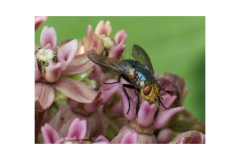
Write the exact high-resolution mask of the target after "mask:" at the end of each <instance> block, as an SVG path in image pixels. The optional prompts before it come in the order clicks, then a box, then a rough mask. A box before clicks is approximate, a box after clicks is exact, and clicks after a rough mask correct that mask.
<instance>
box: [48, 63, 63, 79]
mask: <svg viewBox="0 0 240 160" xmlns="http://www.w3.org/2000/svg"><path fill="white" fill-rule="evenodd" d="M48 62H49V65H48V66H47V67H45V69H46V73H45V76H44V78H45V79H46V80H47V81H48V82H56V81H57V80H58V79H59V78H60V76H61V70H62V63H61V62H58V63H54V62H53V61H52V60H49V61H48Z"/></svg>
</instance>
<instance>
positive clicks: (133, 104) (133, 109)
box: [119, 86, 137, 121]
mask: <svg viewBox="0 0 240 160" xmlns="http://www.w3.org/2000/svg"><path fill="white" fill-rule="evenodd" d="M119 91H120V94H121V100H122V105H123V115H124V116H125V117H126V118H127V119H128V120H129V121H132V120H133V119H135V115H136V105H137V101H135V102H134V101H133V100H130V110H129V113H128V114H127V111H128V108H129V103H128V99H127V96H126V94H125V93H124V91H123V88H122V86H120V87H119ZM128 93H129V92H128ZM129 97H131V96H130V95H129Z"/></svg>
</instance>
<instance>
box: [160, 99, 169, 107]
mask: <svg viewBox="0 0 240 160" xmlns="http://www.w3.org/2000/svg"><path fill="white" fill-rule="evenodd" d="M158 103H161V105H162V106H163V108H165V109H169V108H166V107H165V106H164V105H163V103H162V101H161V100H160V97H159V96H158Z"/></svg>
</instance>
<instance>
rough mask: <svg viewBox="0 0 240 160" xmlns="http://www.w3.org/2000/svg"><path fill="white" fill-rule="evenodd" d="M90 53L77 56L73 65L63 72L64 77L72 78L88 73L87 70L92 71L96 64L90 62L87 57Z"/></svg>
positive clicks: (94, 50)
mask: <svg viewBox="0 0 240 160" xmlns="http://www.w3.org/2000/svg"><path fill="white" fill-rule="evenodd" d="M89 52H94V53H95V52H96V49H93V50H91V51H89ZM89 52H86V53H84V54H80V55H76V56H75V57H74V59H73V61H72V63H71V64H70V65H69V66H68V67H67V69H66V70H65V71H64V72H62V76H64V77H65V76H70V75H73V74H79V73H83V72H86V71H87V70H89V69H91V68H92V67H93V66H94V65H95V64H94V63H93V62H92V61H90V60H89V59H88V57H87V54H88V53H89Z"/></svg>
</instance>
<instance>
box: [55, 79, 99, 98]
mask: <svg viewBox="0 0 240 160" xmlns="http://www.w3.org/2000/svg"><path fill="white" fill-rule="evenodd" d="M53 87H54V88H55V89H57V90H58V91H60V92H62V93H63V94H64V95H65V96H67V97H69V98H71V99H73V100H75V101H77V102H80V103H92V102H94V101H95V100H97V99H98V98H99V97H100V95H101V92H97V91H95V90H93V89H92V88H89V87H88V86H86V85H85V84H84V83H82V82H80V81H77V80H74V79H71V78H68V77H61V78H60V79H59V80H58V81H57V82H55V83H54V84H53Z"/></svg>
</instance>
